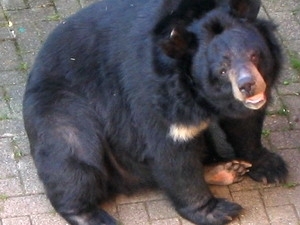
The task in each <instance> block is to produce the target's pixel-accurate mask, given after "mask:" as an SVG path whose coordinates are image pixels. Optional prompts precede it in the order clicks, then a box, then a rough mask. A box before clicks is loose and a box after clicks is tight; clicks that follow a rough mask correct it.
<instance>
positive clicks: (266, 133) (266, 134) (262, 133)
mask: <svg viewBox="0 0 300 225" xmlns="http://www.w3.org/2000/svg"><path fill="white" fill-rule="evenodd" d="M270 134H271V131H270V130H267V129H264V130H262V132H261V135H262V136H263V137H268V136H269V135H270Z"/></svg>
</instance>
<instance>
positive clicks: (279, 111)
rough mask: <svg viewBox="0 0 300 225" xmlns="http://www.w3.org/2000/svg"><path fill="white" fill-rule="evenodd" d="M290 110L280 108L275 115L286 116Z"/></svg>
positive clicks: (284, 107)
mask: <svg viewBox="0 0 300 225" xmlns="http://www.w3.org/2000/svg"><path fill="white" fill-rule="evenodd" d="M289 112H290V110H289V109H288V108H287V107H286V106H284V105H283V106H282V107H281V108H280V109H279V110H278V111H277V113H276V114H278V115H280V116H287V115H288V114H289Z"/></svg>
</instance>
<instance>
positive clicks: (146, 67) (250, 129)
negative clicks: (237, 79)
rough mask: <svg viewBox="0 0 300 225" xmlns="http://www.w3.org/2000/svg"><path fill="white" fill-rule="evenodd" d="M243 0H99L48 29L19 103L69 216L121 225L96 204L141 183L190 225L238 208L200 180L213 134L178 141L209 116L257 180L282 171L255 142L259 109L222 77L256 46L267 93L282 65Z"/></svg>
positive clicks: (268, 32) (35, 152) (225, 218)
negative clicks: (178, 134) (175, 133)
mask: <svg viewBox="0 0 300 225" xmlns="http://www.w3.org/2000/svg"><path fill="white" fill-rule="evenodd" d="M241 3H242V4H243V6H241V5H240V4H238V2H237V1H222V2H220V1H217V3H214V2H213V1H211V0H190V1H183V0H182V1H179V0H178V1H177V0H148V1H147V0H126V1H121V0H103V1H101V2H99V3H96V4H93V5H91V6H90V7H88V8H86V9H83V10H81V11H80V12H78V13H77V14H75V15H74V16H72V17H70V18H69V19H67V20H66V21H65V22H63V23H62V24H60V25H59V26H58V27H57V28H56V29H55V30H54V32H52V34H51V35H50V36H49V38H48V40H47V41H46V42H45V44H44V46H43V48H42V49H41V51H40V53H39V55H38V57H37V59H36V62H35V64H34V67H33V69H32V71H31V73H30V75H29V79H28V83H27V87H26V93H25V97H24V110H23V112H24V121H25V127H26V131H27V134H28V137H29V141H30V147H31V152H32V156H33V158H34V161H35V164H36V167H37V169H38V174H39V177H40V178H41V180H42V181H43V183H44V185H45V189H46V192H47V195H48V197H49V199H50V201H51V203H52V205H53V206H54V208H55V209H56V210H57V211H58V212H59V213H60V214H61V215H62V216H63V217H64V218H65V219H66V220H67V221H68V222H69V223H70V224H72V225H83V224H84V225H87V224H88V225H100V224H106V225H114V224H116V221H115V220H114V219H113V218H112V217H111V216H109V215H108V214H107V213H106V212H104V211H103V210H101V209H99V208H97V205H98V203H101V202H103V201H105V200H106V199H108V198H109V197H111V196H112V195H114V194H116V193H127V194H130V193H132V192H134V191H135V190H137V189H139V188H143V187H159V188H161V189H163V190H164V191H165V193H166V195H168V196H169V198H170V200H171V201H172V203H173V204H174V206H175V207H176V209H177V211H178V212H179V213H180V214H181V215H182V216H183V217H185V218H187V219H188V220H190V221H192V222H193V223H195V224H207V225H217V224H225V223H227V222H229V221H230V218H231V217H235V216H237V215H238V213H239V212H240V210H241V207H240V206H239V205H238V204H236V203H232V202H228V201H226V200H223V199H218V198H215V197H213V196H212V194H211V192H210V191H209V189H208V187H207V185H206V183H205V181H204V179H203V164H202V162H203V161H204V160H205V159H206V157H205V154H207V153H208V156H210V153H209V151H208V150H207V148H206V147H207V145H209V146H211V144H212V143H214V141H212V140H214V137H213V136H214V135H211V134H210V133H208V132H209V131H207V132H206V133H205V135H202V133H201V130H199V134H197V135H195V136H194V137H192V138H190V139H188V140H174V138H172V137H171V136H170V127H172V125H174V124H175V125H184V126H185V127H191V126H197V125H199V124H201V123H208V121H215V124H218V126H219V127H220V128H219V129H222V131H224V132H225V138H226V140H227V141H228V142H229V144H230V146H231V147H232V148H233V151H234V154H235V155H236V157H238V158H241V159H245V160H248V161H250V162H251V163H253V169H252V170H251V172H250V175H251V176H252V177H253V178H254V179H256V180H258V181H261V180H264V179H267V180H268V181H269V182H275V181H277V180H279V181H282V180H283V179H284V178H285V176H286V174H287V170H286V166H285V163H284V162H283V160H282V159H281V158H280V157H278V156H277V155H275V154H274V153H270V152H269V151H268V150H266V149H265V148H263V147H262V145H261V141H260V133H261V129H262V123H263V118H264V115H265V107H263V108H261V109H258V110H251V109H248V108H246V107H244V105H243V103H242V102H240V101H238V100H236V99H235V98H234V97H233V93H232V89H231V84H230V81H229V78H228V76H227V74H226V73H225V74H223V75H220V71H221V70H222V71H223V70H224V71H225V70H229V69H231V70H235V69H236V68H232V67H233V66H232V64H230V61H232V62H233V61H234V60H235V59H236V58H235V57H238V58H240V59H242V62H241V63H242V64H243V63H246V64H247V63H248V64H249V62H250V61H249V60H250V59H249V57H248V56H247V52H249V51H255V53H257V56H258V59H257V61H255V62H250V63H251V65H252V64H254V63H255V66H256V68H257V69H258V70H259V72H260V73H261V75H262V76H263V78H264V80H265V81H266V83H267V90H266V95H267V99H268V98H269V97H270V88H271V87H272V86H273V84H274V81H275V80H276V78H277V76H278V73H279V69H280V67H279V65H280V64H281V54H280V48H279V45H278V43H277V41H276V38H275V37H274V35H273V25H272V24H271V23H269V22H266V21H261V20H257V19H255V18H256V15H257V13H258V9H257V6H258V5H259V1H256V0H244V1H241ZM245 7H246V8H245ZM240 9H242V10H240ZM249 35H250V38H249ZM232 38H234V39H232ZM236 43H237V44H236ZM228 46H229V48H228ZM230 46H231V47H232V46H233V47H232V48H231V47H230ZM232 49H234V51H235V52H231V53H230V52H228V50H232ZM227 53H229V55H228V54H227ZM237 53H238V54H237ZM226 54H227V55H226ZM225 56H226V57H227V58H226V57H225ZM224 57H225V58H226V60H229V63H228V64H226V65H225V64H224V61H223V60H224ZM243 60H244V61H243ZM222 73H223V72H222ZM211 137H212V138H211ZM225 138H223V139H225ZM208 139H209V140H210V141H208ZM218 146H219V145H217V146H215V147H217V148H218ZM212 147H214V146H212ZM229 148H230V147H229ZM217 151H218V149H216V152H217ZM231 157H232V154H231Z"/></svg>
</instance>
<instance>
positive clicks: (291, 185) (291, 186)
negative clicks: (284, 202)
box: [283, 182, 300, 188]
mask: <svg viewBox="0 0 300 225" xmlns="http://www.w3.org/2000/svg"><path fill="white" fill-rule="evenodd" d="M299 185H300V184H299V183H296V182H290V183H285V184H283V187H285V188H294V187H297V186H299Z"/></svg>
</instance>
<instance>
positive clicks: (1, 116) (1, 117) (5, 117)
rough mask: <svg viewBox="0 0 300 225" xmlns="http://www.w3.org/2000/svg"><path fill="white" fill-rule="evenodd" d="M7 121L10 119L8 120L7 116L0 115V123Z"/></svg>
mask: <svg viewBox="0 0 300 225" xmlns="http://www.w3.org/2000/svg"><path fill="white" fill-rule="evenodd" d="M8 119H10V118H9V116H8V115H7V114H2V115H0V121H2V120H8Z"/></svg>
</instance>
